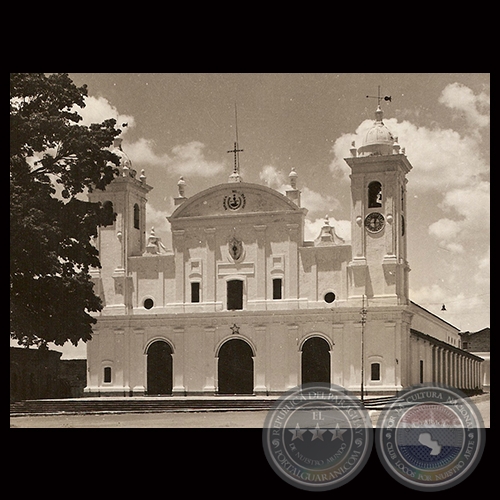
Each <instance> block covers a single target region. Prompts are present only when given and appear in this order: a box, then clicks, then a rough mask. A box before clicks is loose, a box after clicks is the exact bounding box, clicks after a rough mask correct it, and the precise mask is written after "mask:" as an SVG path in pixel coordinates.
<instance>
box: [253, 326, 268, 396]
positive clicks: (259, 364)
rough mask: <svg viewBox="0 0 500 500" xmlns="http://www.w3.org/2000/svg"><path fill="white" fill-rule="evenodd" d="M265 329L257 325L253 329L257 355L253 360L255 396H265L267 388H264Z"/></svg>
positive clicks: (265, 363) (265, 366)
mask: <svg viewBox="0 0 500 500" xmlns="http://www.w3.org/2000/svg"><path fill="white" fill-rule="evenodd" d="M266 330H267V329H266V327H265V325H259V326H255V327H254V331H255V345H256V350H257V353H256V355H255V360H254V363H255V365H254V373H255V379H254V392H255V394H260V395H264V396H265V395H267V393H268V388H267V386H266V371H267V359H266V353H267V351H266Z"/></svg>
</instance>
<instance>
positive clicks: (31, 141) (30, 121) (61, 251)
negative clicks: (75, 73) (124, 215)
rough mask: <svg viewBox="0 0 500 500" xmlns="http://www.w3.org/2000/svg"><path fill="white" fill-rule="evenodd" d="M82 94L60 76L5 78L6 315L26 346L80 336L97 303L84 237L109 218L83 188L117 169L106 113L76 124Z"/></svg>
mask: <svg viewBox="0 0 500 500" xmlns="http://www.w3.org/2000/svg"><path fill="white" fill-rule="evenodd" d="M85 96H87V87H86V85H83V86H82V87H77V86H76V85H75V84H74V83H73V82H72V80H71V79H70V78H69V76H68V75H67V74H51V75H48V76H47V75H45V74H43V73H15V74H11V75H10V319H11V337H12V338H14V339H16V340H17V341H18V343H19V344H22V345H25V346H30V345H36V346H39V347H46V345H47V342H54V343H55V344H56V345H63V344H64V343H65V342H66V341H68V340H69V341H71V342H72V343H73V344H74V345H77V344H78V342H79V341H84V342H86V341H87V340H89V339H90V338H91V333H92V324H93V323H95V322H96V320H95V318H93V317H92V316H91V315H90V314H89V312H97V311H100V310H101V309H102V303H101V300H100V299H99V297H97V296H96V295H95V294H94V291H93V284H92V281H91V277H90V274H89V269H90V267H100V263H99V258H98V251H97V249H96V248H95V247H94V246H93V244H92V237H94V236H97V228H98V226H100V225H108V224H111V223H112V222H113V220H114V217H115V215H114V214H113V213H112V211H111V209H109V208H107V207H106V206H103V205H101V204H100V203H90V202H88V201H84V200H83V198H84V197H83V196H82V194H83V193H85V191H86V190H88V191H92V189H95V188H99V189H105V187H106V186H107V185H108V184H109V183H110V182H111V181H112V180H113V178H114V176H115V175H116V173H117V170H116V166H117V165H118V164H119V158H118V157H117V156H116V155H114V154H113V153H111V152H110V150H109V149H108V148H109V146H110V145H111V143H112V142H113V139H114V138H115V137H116V136H117V135H118V134H119V133H120V130H118V129H116V128H115V120H113V119H110V120H105V121H103V122H102V123H100V124H91V125H90V126H88V127H87V126H83V125H79V124H78V123H79V122H80V121H81V119H82V118H81V116H79V114H78V112H77V111H76V109H78V107H80V108H83V107H84V106H85V102H84V98H85ZM79 195H80V196H79Z"/></svg>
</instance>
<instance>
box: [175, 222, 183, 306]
mask: <svg viewBox="0 0 500 500" xmlns="http://www.w3.org/2000/svg"><path fill="white" fill-rule="evenodd" d="M172 234H173V244H172V246H173V248H174V252H175V257H174V259H175V302H176V303H177V304H182V305H184V302H185V297H184V292H185V283H184V274H185V269H184V237H185V231H184V229H179V230H174V231H172Z"/></svg>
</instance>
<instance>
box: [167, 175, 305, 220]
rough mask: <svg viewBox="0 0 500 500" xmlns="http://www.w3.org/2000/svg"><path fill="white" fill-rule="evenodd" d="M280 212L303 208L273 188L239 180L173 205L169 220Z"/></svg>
mask: <svg viewBox="0 0 500 500" xmlns="http://www.w3.org/2000/svg"><path fill="white" fill-rule="evenodd" d="M284 211H286V212H290V211H296V212H303V211H304V209H302V208H299V207H298V206H297V205H296V204H295V203H294V202H293V201H291V200H289V199H288V198H287V197H286V196H284V195H282V194H281V193H279V192H278V191H275V190H274V189H271V188H268V187H266V186H261V185H260V184H253V183H249V182H239V183H227V184H219V185H218V186H213V187H211V188H209V189H206V190H204V191H201V192H199V193H198V194H196V195H194V196H193V197H191V198H189V199H187V200H186V201H185V202H183V203H182V205H180V206H179V207H177V209H176V210H175V211H174V213H173V214H172V215H171V216H170V217H169V220H173V219H180V218H186V217H210V216H230V215H244V214H255V213H262V212H284Z"/></svg>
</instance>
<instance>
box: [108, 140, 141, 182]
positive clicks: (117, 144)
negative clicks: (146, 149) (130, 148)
mask: <svg viewBox="0 0 500 500" xmlns="http://www.w3.org/2000/svg"><path fill="white" fill-rule="evenodd" d="M122 140H123V139H122V138H121V137H118V138H116V139H115V140H114V141H113V148H112V149H111V152H112V153H113V154H115V155H116V156H118V158H120V168H121V169H122V172H123V176H126V175H127V173H128V174H129V175H130V176H131V177H135V176H136V173H137V172H136V171H135V170H134V169H133V168H132V162H131V161H130V158H129V157H128V155H127V154H126V153H125V152H124V151H123V149H122Z"/></svg>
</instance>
